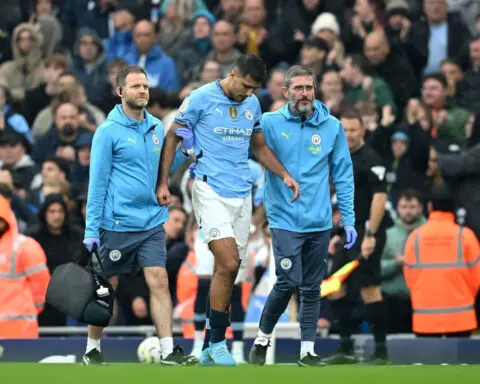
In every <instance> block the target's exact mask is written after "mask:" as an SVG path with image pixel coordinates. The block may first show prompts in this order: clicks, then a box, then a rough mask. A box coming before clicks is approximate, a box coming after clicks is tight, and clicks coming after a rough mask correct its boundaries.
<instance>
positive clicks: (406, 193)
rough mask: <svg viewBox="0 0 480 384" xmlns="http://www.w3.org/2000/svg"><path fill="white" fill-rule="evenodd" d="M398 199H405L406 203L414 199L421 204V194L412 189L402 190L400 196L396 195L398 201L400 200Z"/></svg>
mask: <svg viewBox="0 0 480 384" xmlns="http://www.w3.org/2000/svg"><path fill="white" fill-rule="evenodd" d="M400 199H405V200H407V201H410V200H412V199H415V200H417V201H418V202H419V203H420V204H423V197H422V194H421V193H420V192H419V191H417V190H416V189H413V188H407V189H404V190H403V191H402V192H400V194H399V195H398V200H400Z"/></svg>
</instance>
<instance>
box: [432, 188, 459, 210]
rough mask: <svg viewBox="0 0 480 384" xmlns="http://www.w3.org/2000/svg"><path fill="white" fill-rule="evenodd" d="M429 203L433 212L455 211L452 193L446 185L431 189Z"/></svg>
mask: <svg viewBox="0 0 480 384" xmlns="http://www.w3.org/2000/svg"><path fill="white" fill-rule="evenodd" d="M429 201H430V203H431V204H432V210H433V211H441V212H451V213H453V211H454V210H455V201H454V200H453V196H452V192H451V190H450V188H449V187H448V186H447V185H446V184H435V185H433V186H432V188H431V189H430V194H429Z"/></svg>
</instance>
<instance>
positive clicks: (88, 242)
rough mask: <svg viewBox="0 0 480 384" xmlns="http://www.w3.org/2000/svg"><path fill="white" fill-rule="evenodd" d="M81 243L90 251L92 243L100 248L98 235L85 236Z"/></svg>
mask: <svg viewBox="0 0 480 384" xmlns="http://www.w3.org/2000/svg"><path fill="white" fill-rule="evenodd" d="M83 245H85V248H87V250H88V252H92V249H93V246H94V245H96V246H97V248H100V239H99V238H98V237H87V238H85V239H84V240H83Z"/></svg>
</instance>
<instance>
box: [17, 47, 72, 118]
mask: <svg viewBox="0 0 480 384" xmlns="http://www.w3.org/2000/svg"><path fill="white" fill-rule="evenodd" d="M67 60H68V59H67V57H66V56H64V55H61V54H58V53H54V54H51V55H48V56H47V57H46V58H45V66H44V67H43V69H42V77H43V82H42V84H40V85H39V86H38V87H36V88H33V89H31V90H29V91H27V93H26V95H25V104H24V109H23V110H24V113H25V118H26V119H27V122H28V124H30V125H33V122H34V121H35V117H37V115H38V114H39V113H40V111H41V110H42V109H43V108H45V107H46V106H48V104H49V103H50V102H51V101H52V98H53V97H54V96H55V95H57V94H58V92H59V90H58V83H57V79H58V77H59V76H60V74H61V73H63V72H64V71H65V70H66V69H67V65H68V64H67Z"/></svg>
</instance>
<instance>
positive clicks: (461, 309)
mask: <svg viewBox="0 0 480 384" xmlns="http://www.w3.org/2000/svg"><path fill="white" fill-rule="evenodd" d="M428 204H429V205H428V209H429V211H430V216H429V218H428V221H427V223H425V224H424V225H422V226H421V227H419V228H418V229H416V230H415V231H413V232H412V233H411V234H410V236H409V237H408V240H407V243H406V245H405V253H404V263H405V264H404V271H403V273H404V276H405V280H406V283H407V286H408V289H409V290H410V292H411V297H412V307H413V331H414V332H415V333H416V334H417V335H419V336H420V335H421V336H442V335H446V336H450V337H468V336H469V335H470V334H471V332H472V331H473V330H474V329H476V328H477V319H476V316H475V297H476V295H477V292H478V289H479V287H480V247H479V243H478V240H477V238H476V236H475V234H474V233H473V231H472V230H470V229H469V228H466V227H460V226H459V225H457V224H455V217H454V215H453V213H451V212H453V210H454V202H453V199H452V198H451V193H450V191H449V190H448V187H446V186H445V185H438V186H434V187H433V188H432V192H431V199H430V202H429V203H428Z"/></svg>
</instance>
